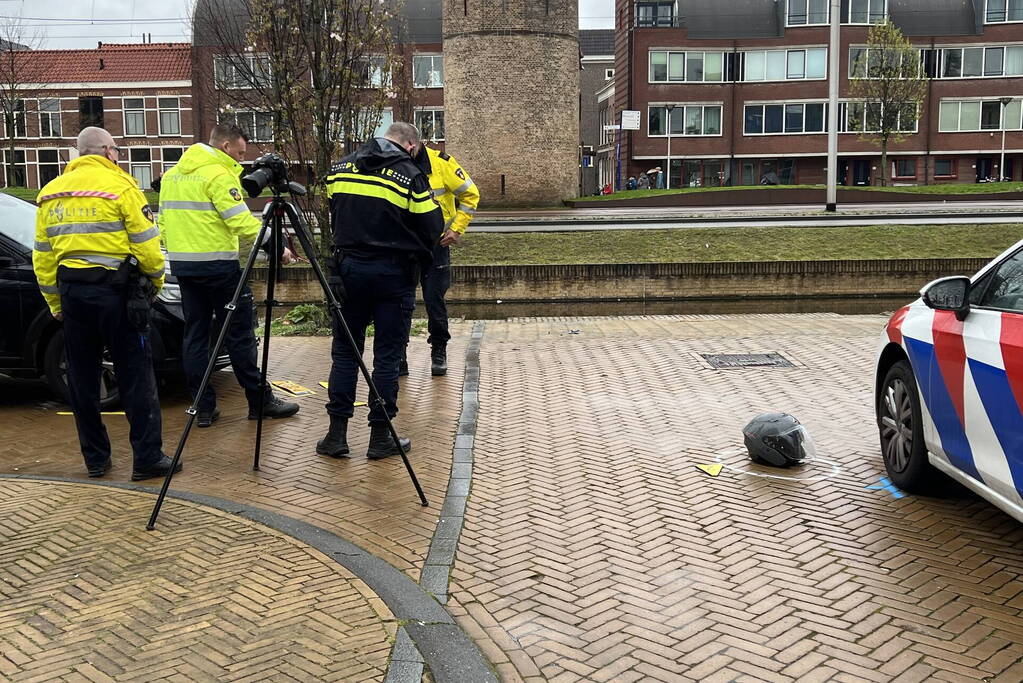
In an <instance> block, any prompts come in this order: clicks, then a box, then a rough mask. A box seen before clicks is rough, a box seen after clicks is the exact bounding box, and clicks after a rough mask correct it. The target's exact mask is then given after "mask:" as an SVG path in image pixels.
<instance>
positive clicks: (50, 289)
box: [39, 285, 60, 294]
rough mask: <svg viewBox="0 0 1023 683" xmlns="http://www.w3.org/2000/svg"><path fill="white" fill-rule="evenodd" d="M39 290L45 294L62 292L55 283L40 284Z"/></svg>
mask: <svg viewBox="0 0 1023 683" xmlns="http://www.w3.org/2000/svg"><path fill="white" fill-rule="evenodd" d="M39 291H40V292H42V293H43V294H60V290H59V289H57V288H56V287H54V286H53V285H39Z"/></svg>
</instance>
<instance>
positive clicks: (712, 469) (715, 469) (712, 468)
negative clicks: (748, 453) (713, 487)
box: [696, 463, 724, 477]
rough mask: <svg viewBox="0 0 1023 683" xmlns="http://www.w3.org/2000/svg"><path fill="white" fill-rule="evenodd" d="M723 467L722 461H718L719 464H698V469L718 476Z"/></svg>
mask: <svg viewBox="0 0 1023 683" xmlns="http://www.w3.org/2000/svg"><path fill="white" fill-rule="evenodd" d="M723 467H724V465H722V464H720V463H717V464H714V465H697V466H696V469H698V470H700V471H701V472H706V473H707V474H709V475H710V476H712V477H716V476H718V475H719V474H721V469H722V468H723Z"/></svg>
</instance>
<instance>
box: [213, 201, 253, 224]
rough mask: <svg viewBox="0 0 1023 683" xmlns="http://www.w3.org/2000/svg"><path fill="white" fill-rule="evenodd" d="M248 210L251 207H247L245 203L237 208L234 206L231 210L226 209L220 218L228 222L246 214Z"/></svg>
mask: <svg viewBox="0 0 1023 683" xmlns="http://www.w3.org/2000/svg"><path fill="white" fill-rule="evenodd" d="M248 210H249V207H248V206H246V205H245V202H242V203H241V204H238V205H237V206H232V207H231V208H230V209H225V210H224V211H221V212H220V217H221V218H223V219H224V220H225V221H226V220H227V219H228V218H234V217H235V216H237V215H238V214H241V213H245V212H246V211H248Z"/></svg>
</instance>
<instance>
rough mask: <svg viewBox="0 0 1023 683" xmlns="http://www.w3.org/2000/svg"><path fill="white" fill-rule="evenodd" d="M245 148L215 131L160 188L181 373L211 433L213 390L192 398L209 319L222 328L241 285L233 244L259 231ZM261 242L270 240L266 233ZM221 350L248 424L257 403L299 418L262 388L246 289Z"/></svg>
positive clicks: (229, 130)
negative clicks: (245, 179) (243, 179)
mask: <svg viewBox="0 0 1023 683" xmlns="http://www.w3.org/2000/svg"><path fill="white" fill-rule="evenodd" d="M247 143H248V138H247V137H246V135H245V132H244V131H242V129H241V128H238V127H237V126H232V125H228V124H219V125H216V126H214V127H213V130H212V131H211V132H210V141H209V144H203V143H197V144H194V145H192V146H191V147H189V148H188V149H187V150H185V153H184V154H182V155H181V159H180V160H179V161H178V163H177V164H175V165H174V167H173V168H171V169H170V170H169V171H167V172H166V173H164V174H163V178H162V179H161V182H160V227H161V229H162V230H163V235H164V239H165V241H166V243H167V257H168V259H169V260H170V267H171V272H173V273H174V275H175V276H176V277H177V280H178V284H179V285H180V286H181V308H182V310H183V312H184V314H185V339H184V344H183V351H182V354H183V356H184V358H183V365H184V367H185V377H186V379H187V381H188V388H189V391H191V393H192V397H193V399H194V400H195V403H196V410H197V415H196V426H198V427H209V426H211V425H212V424H213V423H214V422H216V421H217V419H218V418H219V417H220V409H219V408H218V407H217V397H216V394H215V393H214V391H213V385H212V383H209V384H207V387H206V391H205V392H204V393H203V395H202V396H198V397H197V396H196V395H195V394H196V392H197V391H198V390H199V386H200V385H201V384H202V379H203V376H204V375H205V373H206V366H207V365H208V364H209V356H210V350H209V349H210V327H211V324H212V322H213V317H214V316H216V318H217V320H218V321H219V323H220V324H223V321H224V319H225V318H226V317H227V309H226V308H225V306H226V305H227V304H228V303H230V301H231V299H232V298H233V297H234V292H235V289H236V288H237V287H238V282H239V280H240V279H241V273H242V271H241V264H240V263H239V262H238V238H239V237H241V238H244V239H248V240H254V239H255V238H256V237H257V236H258V235H259V231H260V228H261V227H262V223H261V222H260V220H259V219H257V218H256V217H255V216H253V215H252V213H251V212H250V211H249V207H248V206H246V204H245V202H244V201H243V199H242V188H241V184H240V175H241V173H242V166H241V164H240V163H239V162H241V161H244V160H245V152H246V150H247V146H248V145H247ZM266 237H267V239H269V231H267V233H266ZM280 258H281V260H282V262H283V263H285V264H287V263H290V262H291V261H292V260H294V254H293V253H292V252H291V251H290V250H289V249H287V248H286V247H285V248H283V250H282V253H281V254H280ZM224 343H225V345H226V346H227V352H228V355H229V357H230V358H231V368H232V370H233V371H234V376H235V378H236V379H237V380H238V384H240V385H241V387H242V389H244V390H245V398H246V400H247V401H248V404H249V411H248V417H249V419H250V420H255V419H257V418H258V417H259V402H260V396H261V395H262V400H263V417H267V418H283V417H291V416H292V415H294V414H295V413H297V412H298V404H297V403H289V402H287V401H283V400H281V399H279V398H277V397H276V396H274V394H273V391H272V390H271V389H270V387H269V385H268V386H266V387H263V386H261V383H262V378H261V376H260V371H259V366H258V363H257V361H256V348H257V346H256V334H255V329H254V322H253V301H252V291H251V290H250V289H249V286H248V285H247V284H246V285H244V288H243V290H242V297H241V299H240V300H239V302H238V307H237V309H236V310H235V314H234V315H233V316H232V318H231V326H230V328H229V329H228V330H227V337H226V338H225V339H224Z"/></svg>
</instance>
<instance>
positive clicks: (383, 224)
mask: <svg viewBox="0 0 1023 683" xmlns="http://www.w3.org/2000/svg"><path fill="white" fill-rule="evenodd" d="M419 145H420V135H419V130H418V129H417V128H416V127H415V126H413V125H412V124H410V123H404V122H395V123H392V124H391V125H390V127H388V129H387V131H386V132H385V134H384V136H383V137H378V138H373V139H372V140H370V141H369V142H367V143H366V144H365V145H363V146H361V147H360V148H359V149H358V150H356V151H355V152H354V153H352V154H349V155H348V156H346V157H344V158H342V159H341V160H340V161H339V162H337V163H336V164H334V165H333V166H332V167H331V172H330V175H328V176H327V182H326V184H327V195H328V196H329V198H330V212H331V223H330V227H331V231H332V234H333V238H334V256H333V259H332V261H333V263H332V264H331V271H332V281H333V283H332V286H333V287H334V288H335V292H336V294H337V295H338V298H339V299H340V300H341V301H342V307H341V313H342V315H343V316H344V319H345V322H346V323H347V324H348V327H349V329H350V330H351V332H352V336H353V337H354V338H355V345H356V350H353V349H352V346H351V344H349V342H348V340H347V339H345V338H343V334H344V331H343V328H342V326H341V324H340V322H339V321H338V320H336V319H335V320H334V342H333V345H332V347H331V358H332V360H333V363H332V366H331V370H330V381H329V383H328V385H327V386H328V389H327V394H328V398H329V401H328V403H327V414H328V415H329V416H330V429H329V430H328V432H327V435H326V436H324V437H323V438H322V439H320V441H319V442H318V443H317V444H316V452H317V453H320V454H321V455H328V456H330V457H334V458H342V457H346V456H347V455H348V454H349V452H350V449H349V447H348V439H347V435H348V421H349V420H350V419H351V418H352V416H353V415H354V404H355V388H356V383H357V380H358V372H359V365H358V358H357V356H356V353H358V354H359V355H360V356H361V354H362V352H363V349H364V347H365V343H366V326H367V325H369V323H370V322H371V321H372V322H373V323H374V324H375V336H374V337H373V382H374V384H375V385H376V388H377V391H378V392H380V396H379V397H376V396H371V397H370V401H371V406H370V409H369V427H370V436H369V448H368V449H367V451H366V457H367V458H369V459H370V460H378V459H380V458H386V457H388V456H392V455H400V451H399V450H398V446H396V445H395V443H394V440H393V439H392V437H391V433H390V430H388V428H387V419H388V418H393V417H394V416H396V415H397V414H398V364H399V361H400V360H401V355H402V352H403V351H404V349H405V344H406V343H407V342H408V334H409V326H410V325H411V323H412V309H413V308H414V307H415V288H416V283H417V282H418V281H419V273H420V272H423V271H425V270H426V269H427V268H429V267H430V263H431V260H432V253H433V246H434V244H435V243H436V241H437V238H438V236H439V235H441V234H442V232H443V229H444V219H443V214H442V212H441V208H440V206H439V205H438V203H437V200H435V199H434V198H433V195H432V194H431V192H430V181H429V178H427V176H426V174H425V173H423V171H422V170H421V169H420V168H419V167H418V166H416V164H415V161H414V160H413V156H414V155H415V154H416V152H417V151H418V149H419ZM378 399H379V400H378ZM400 443H401V448H402V449H403V450H405V451H408V450H409V449H411V447H412V442H411V440H409V439H404V438H402V439H400Z"/></svg>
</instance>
